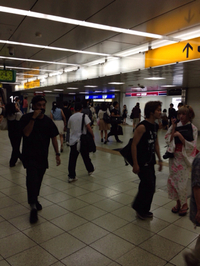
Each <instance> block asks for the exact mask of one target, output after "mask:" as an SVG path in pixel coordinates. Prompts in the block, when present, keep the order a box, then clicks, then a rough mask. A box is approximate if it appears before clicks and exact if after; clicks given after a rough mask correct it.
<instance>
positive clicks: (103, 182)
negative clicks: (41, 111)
mask: <svg viewBox="0 0 200 266" xmlns="http://www.w3.org/2000/svg"><path fill="white" fill-rule="evenodd" d="M123 129H124V136H121V137H120V139H121V140H123V141H124V143H123V144H117V143H116V142H115V141H114V138H113V137H110V142H109V143H108V144H107V145H105V144H102V143H101V142H100V136H99V131H98V128H97V127H94V132H95V136H96V144H97V146H98V147H99V149H98V150H97V152H96V153H95V154H91V158H92V161H93V163H94V165H95V167H96V170H95V172H94V174H93V175H92V176H88V174H87V171H86V169H85V167H84V164H83V161H82V158H81V156H79V158H78V163H77V177H78V178H79V180H78V181H77V182H75V183H73V184H68V182H67V173H68V171H67V166H68V156H69V148H68V147H67V146H66V147H65V149H64V153H63V154H62V155H61V160H62V164H61V165H60V166H59V167H56V165H55V156H54V151H53V148H52V146H50V153H49V162H50V168H49V169H48V170H47V171H46V174H45V176H44V180H43V184H42V189H41V197H40V202H41V203H42V205H43V210H42V211H40V212H39V221H38V223H37V224H35V225H30V224H29V206H28V204H27V201H26V185H25V170H24V168H23V166H22V164H21V163H20V162H18V164H17V165H16V167H14V168H11V169H10V168H9V167H8V161H9V156H10V151H11V148H10V143H9V140H8V137H7V132H6V131H1V132H0V148H1V157H0V266H6V265H13V266H15V265H16V266H32V265H33V266H46V265H54V266H61V265H67V266H79V265H80V266H103V265H109V266H116V265H123V266H128V265H131V266H132V265H136V266H143V265H144V266H151V265H152V266H157V265H160V266H162V265H168V266H170V265H177V266H183V265H184V261H183V259H182V253H183V252H184V251H186V250H190V249H191V248H193V247H194V244H195V242H196V238H197V236H198V233H199V231H198V230H199V229H197V230H195V229H194V228H193V225H192V223H191V222H190V221H189V218H188V216H186V217H180V216H178V215H176V214H173V213H171V211H170V209H171V208H172V206H174V202H172V201H171V200H169V199H168V196H167V193H166V182H167V175H168V167H167V164H166V166H164V169H163V172H162V173H158V172H157V168H158V166H157V165H156V167H155V168H156V173H157V190H156V193H155V196H154V200H153V204H152V211H153V212H154V218H153V219H149V220H146V221H141V220H138V219H137V218H136V216H135V212H134V211H133V210H132V208H131V207H130V204H131V202H132V200H133V198H134V196H135V195H136V193H137V187H138V183H139V180H138V177H137V175H135V174H133V173H132V169H131V167H130V166H125V164H124V161H123V159H122V157H121V156H119V155H118V154H117V153H116V152H113V151H112V149H116V148H120V147H123V146H124V144H126V143H127V142H128V140H129V138H130V137H131V136H132V128H131V127H129V126H124V127H123ZM164 133H165V132H163V131H161V132H160V133H159V142H160V147H161V153H162V154H164V152H165V148H164V146H165V144H164ZM198 143H199V144H200V142H198Z"/></svg>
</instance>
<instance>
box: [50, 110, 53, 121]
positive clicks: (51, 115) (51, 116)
mask: <svg viewBox="0 0 200 266" xmlns="http://www.w3.org/2000/svg"><path fill="white" fill-rule="evenodd" d="M50 118H51V120H53V114H52V112H51V113H50Z"/></svg>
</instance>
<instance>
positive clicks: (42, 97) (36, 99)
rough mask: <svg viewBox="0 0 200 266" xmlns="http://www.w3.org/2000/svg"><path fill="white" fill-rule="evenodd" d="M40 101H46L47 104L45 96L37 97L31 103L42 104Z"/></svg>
mask: <svg viewBox="0 0 200 266" xmlns="http://www.w3.org/2000/svg"><path fill="white" fill-rule="evenodd" d="M40 101H45V103H46V102H47V101H46V99H45V98H44V96H41V95H36V96H35V97H33V99H32V101H31V103H32V104H36V103H37V102H40Z"/></svg>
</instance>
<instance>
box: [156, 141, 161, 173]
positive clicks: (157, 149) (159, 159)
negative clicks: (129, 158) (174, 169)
mask: <svg viewBox="0 0 200 266" xmlns="http://www.w3.org/2000/svg"><path fill="white" fill-rule="evenodd" d="M155 152H156V155H157V156H158V164H159V168H158V171H162V159H161V156H160V147H159V142H158V137H157V138H156V142H155Z"/></svg>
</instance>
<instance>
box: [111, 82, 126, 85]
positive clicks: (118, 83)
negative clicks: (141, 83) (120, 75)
mask: <svg viewBox="0 0 200 266" xmlns="http://www.w3.org/2000/svg"><path fill="white" fill-rule="evenodd" d="M108 84H112V85H122V84H124V82H109V83H108Z"/></svg>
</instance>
